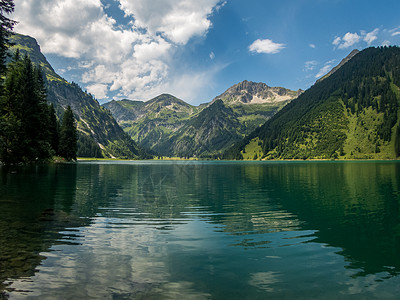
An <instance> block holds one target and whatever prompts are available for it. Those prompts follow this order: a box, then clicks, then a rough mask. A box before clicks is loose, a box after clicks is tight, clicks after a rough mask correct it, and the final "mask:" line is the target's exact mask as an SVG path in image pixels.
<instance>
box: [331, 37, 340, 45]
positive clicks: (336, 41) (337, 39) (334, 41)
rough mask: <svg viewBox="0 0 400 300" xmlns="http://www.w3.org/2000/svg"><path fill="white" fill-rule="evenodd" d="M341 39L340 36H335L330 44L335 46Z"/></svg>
mask: <svg viewBox="0 0 400 300" xmlns="http://www.w3.org/2000/svg"><path fill="white" fill-rule="evenodd" d="M341 41H342V38H341V37H339V36H337V37H335V39H334V40H333V42H332V44H333V45H335V46H338V45H339V44H340V42H341Z"/></svg>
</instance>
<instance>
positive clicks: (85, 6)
mask: <svg viewBox="0 0 400 300" xmlns="http://www.w3.org/2000/svg"><path fill="white" fill-rule="evenodd" d="M399 12H400V1H398V0H381V1H369V0H364V1H358V0H329V1H328V0H296V1H295V0H281V1H261V0H246V1H243V0H242V1H240V0H226V1H225V0H223V1H219V0H201V1H200V0H57V1H56V0H20V1H16V11H15V13H14V16H13V17H14V18H15V19H17V20H18V21H19V24H18V25H17V26H16V31H17V32H19V33H22V34H28V35H30V36H32V37H35V38H36V39H37V40H38V42H39V44H40V46H41V49H42V52H44V54H45V55H46V57H47V58H48V60H49V61H50V63H51V64H52V65H53V67H54V68H55V69H56V71H57V72H58V73H59V74H60V75H62V76H63V77H64V78H66V79H67V80H69V81H75V82H77V83H78V84H79V85H80V86H82V87H83V88H84V89H87V90H88V91H89V92H91V93H92V94H94V95H95V96H96V98H97V99H98V100H99V101H100V102H101V103H103V102H106V101H109V100H112V99H123V98H128V99H132V100H149V99H151V98H153V97H155V96H157V95H159V94H161V93H171V94H173V95H175V96H177V97H178V98H181V99H182V100H185V101H187V102H189V103H191V104H195V105H197V104H200V103H204V102H208V101H211V100H212V99H213V98H214V97H215V96H217V95H219V94H221V93H223V92H224V91H225V90H226V89H228V88H229V87H230V86H232V85H233V84H236V83H238V82H240V81H243V80H250V81H256V82H265V83H266V84H268V85H269V86H283V87H286V88H290V89H293V90H297V89H307V88H309V87H310V86H311V85H312V84H313V83H314V82H315V81H316V79H317V78H319V77H320V76H322V75H323V74H325V73H326V72H328V71H329V70H330V69H331V68H332V67H334V66H335V65H336V64H338V63H339V62H340V60H341V59H342V58H344V57H345V56H346V55H347V54H349V53H350V52H351V51H352V50H353V49H355V48H357V49H359V50H361V49H364V48H366V47H369V46H381V45H399V44H400V17H399Z"/></svg>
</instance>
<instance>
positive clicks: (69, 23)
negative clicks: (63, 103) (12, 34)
mask: <svg viewBox="0 0 400 300" xmlns="http://www.w3.org/2000/svg"><path fill="white" fill-rule="evenodd" d="M116 1H117V2H119V5H120V8H121V9H122V10H123V12H124V13H125V15H126V16H128V17H133V19H132V21H131V22H130V23H129V24H128V25H126V26H124V27H123V28H121V27H120V26H117V24H116V21H115V20H114V19H113V18H112V17H110V16H108V15H107V14H106V13H105V11H104V6H103V4H102V2H101V1H100V0H57V1H54V0H36V1H32V0H20V1H19V2H18V3H17V5H16V10H15V13H14V15H13V18H15V19H16V20H18V21H19V23H18V25H17V26H16V31H17V32H19V33H22V34H28V35H30V36H32V37H35V38H36V39H37V40H38V42H39V44H40V46H41V49H42V51H43V52H44V53H45V54H50V53H51V54H57V55H59V56H62V57H67V58H72V59H76V69H77V70H80V72H81V73H82V74H83V75H82V78H81V82H82V83H84V84H85V86H86V88H87V89H88V91H89V92H91V93H93V94H94V95H96V97H98V98H101V99H102V98H106V97H107V93H108V92H110V91H111V92H114V93H115V91H117V92H118V93H119V94H123V95H126V96H129V97H132V98H133V99H141V100H147V99H149V97H148V96H147V93H149V94H150V93H152V91H153V90H157V91H161V90H160V87H165V86H170V87H173V85H174V84H179V76H181V74H177V73H173V72H172V70H171V68H173V67H174V66H171V64H172V61H173V59H174V54H175V53H176V49H178V47H181V46H183V45H185V44H186V43H187V42H188V41H189V40H190V39H192V38H194V37H199V36H200V37H201V36H204V35H205V34H207V32H208V30H209V28H210V27H211V26H212V24H211V21H210V19H209V18H210V16H211V15H212V14H213V13H215V12H216V11H218V10H219V9H221V7H222V6H224V5H225V3H226V2H221V1H220V0H204V1H197V0H129V1H128V0H116ZM187 73H190V70H188V71H187ZM175 74H176V75H175ZM192 75H193V74H192ZM177 76H178V77H177ZM194 76H195V75H194ZM193 88H194V89H196V87H193ZM161 92H164V91H161ZM188 93H190V91H188Z"/></svg>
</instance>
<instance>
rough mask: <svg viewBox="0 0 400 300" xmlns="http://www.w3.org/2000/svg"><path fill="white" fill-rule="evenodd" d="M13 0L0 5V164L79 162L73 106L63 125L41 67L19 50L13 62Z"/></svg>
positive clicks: (66, 110)
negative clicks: (56, 158) (56, 159)
mask: <svg viewBox="0 0 400 300" xmlns="http://www.w3.org/2000/svg"><path fill="white" fill-rule="evenodd" d="M13 11H14V3H13V1H12V0H6V1H1V2H0V77H1V81H0V161H1V162H2V163H4V164H17V163H31V162H35V161H43V160H47V159H50V158H51V157H52V156H54V155H58V156H61V157H64V158H65V159H67V160H75V159H76V151H77V130H76V121H75V118H74V115H73V112H72V109H71V107H70V106H68V107H67V108H66V109H65V112H64V114H63V117H62V121H61V122H60V121H59V120H58V119H57V116H56V113H55V109H54V106H53V105H52V104H50V105H49V104H48V103H47V91H46V88H45V80H46V79H45V77H44V76H43V72H42V70H41V68H40V66H37V65H34V64H33V63H32V62H31V60H30V58H29V56H28V55H27V54H25V55H23V56H21V55H20V53H19V51H18V50H17V51H16V52H15V53H14V55H13V57H12V59H11V62H9V63H8V64H6V59H7V55H9V46H10V45H9V42H8V36H9V35H10V33H11V32H12V29H13V26H14V25H15V23H16V22H15V21H13V20H11V19H9V18H7V16H6V15H8V14H10V13H12V12H13Z"/></svg>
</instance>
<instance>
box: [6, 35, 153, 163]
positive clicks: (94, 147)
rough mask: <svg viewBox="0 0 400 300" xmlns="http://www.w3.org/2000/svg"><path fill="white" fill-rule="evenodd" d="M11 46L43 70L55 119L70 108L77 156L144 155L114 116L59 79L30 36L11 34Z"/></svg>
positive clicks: (80, 90) (73, 84)
mask: <svg viewBox="0 0 400 300" xmlns="http://www.w3.org/2000/svg"><path fill="white" fill-rule="evenodd" d="M10 42H11V43H13V44H14V45H13V46H12V47H11V48H10V51H16V50H17V49H18V50H19V51H20V52H21V53H22V54H24V53H27V54H28V55H29V56H30V58H31V60H32V62H33V63H35V64H38V65H40V66H41V67H42V69H43V71H44V74H45V77H46V78H45V79H46V87H47V90H48V97H47V98H48V101H49V102H51V103H53V104H54V106H55V109H56V112H57V115H58V116H59V117H61V115H62V113H63V111H64V109H65V108H66V107H67V106H68V105H70V106H71V108H72V110H73V112H74V115H75V117H76V119H77V122H78V131H79V141H78V156H79V155H80V154H81V155H82V154H86V155H85V156H94V155H95V154H96V155H98V154H99V153H102V155H103V156H106V157H120V158H140V157H145V156H146V154H145V151H144V150H143V149H141V148H140V147H138V145H137V144H136V143H135V142H134V141H133V140H132V139H131V138H130V137H129V136H128V135H127V134H126V133H125V132H124V131H123V130H122V129H121V127H120V126H119V125H118V123H117V122H116V121H115V120H114V118H113V116H112V115H111V114H110V113H109V111H107V110H106V109H104V108H102V107H101V106H100V104H99V103H98V102H97V100H95V99H94V98H93V96H92V95H90V94H88V93H85V92H83V91H82V89H81V88H80V87H79V86H78V85H77V84H75V83H69V82H67V81H66V80H65V79H64V78H62V77H61V76H59V75H58V74H57V73H56V72H55V71H54V69H53V68H52V66H51V65H50V64H49V62H48V61H47V59H46V58H45V56H44V55H43V54H42V53H41V51H40V46H39V45H38V43H37V41H36V40H35V39H34V38H32V37H29V36H25V35H20V34H13V35H12V36H11V37H10Z"/></svg>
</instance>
